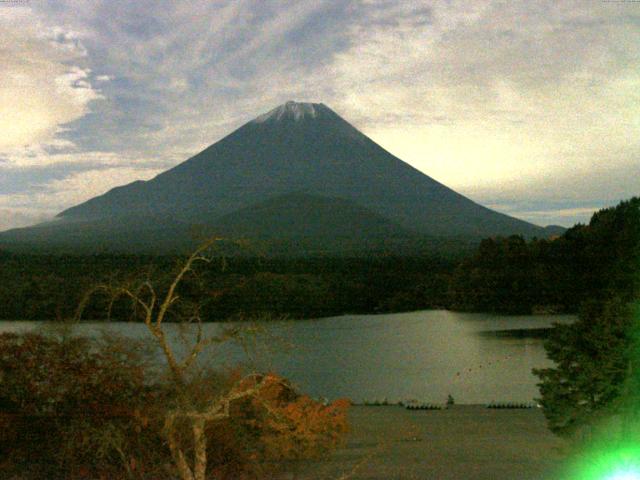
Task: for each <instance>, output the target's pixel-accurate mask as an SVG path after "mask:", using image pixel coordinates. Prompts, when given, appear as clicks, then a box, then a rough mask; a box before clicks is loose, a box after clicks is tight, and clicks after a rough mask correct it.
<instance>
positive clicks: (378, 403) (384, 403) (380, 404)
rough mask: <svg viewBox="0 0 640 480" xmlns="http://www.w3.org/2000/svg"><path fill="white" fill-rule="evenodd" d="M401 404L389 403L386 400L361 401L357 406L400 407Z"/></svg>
mask: <svg viewBox="0 0 640 480" xmlns="http://www.w3.org/2000/svg"><path fill="white" fill-rule="evenodd" d="M401 404H402V402H391V401H389V400H387V399H386V398H383V399H382V400H363V401H362V403H360V404H359V405H363V406H365V407H388V406H389V405H401ZM354 405H355V404H354Z"/></svg>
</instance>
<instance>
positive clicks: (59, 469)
mask: <svg viewBox="0 0 640 480" xmlns="http://www.w3.org/2000/svg"><path fill="white" fill-rule="evenodd" d="M127 342H131V340H129V339H127ZM139 351H141V350H140V345H138V344H135V343H130V344H124V343H123V342H122V341H117V340H113V339H111V340H90V339H86V338H75V337H72V338H56V337H47V336H43V335H39V334H24V335H18V334H14V333H4V334H0V385H1V389H0V452H1V453H0V469H1V471H2V472H3V478H11V477H12V476H13V477H17V478H20V479H41V478H51V479H56V478H65V479H85V478H92V479H102V478H104V479H107V478H109V479H111V478H130V479H158V478H174V477H175V476H176V472H175V465H173V463H172V455H171V452H170V450H169V448H168V446H167V439H166V432H165V428H166V423H165V421H166V416H167V413H168V412H169V411H176V410H179V409H180V408H182V407H185V405H188V407H189V408H193V407H194V404H195V403H198V402H200V403H201V404H202V405H204V406H206V405H207V402H211V401H213V399H216V398H219V397H220V395H221V394H224V392H227V391H228V389H229V388H230V387H231V386H232V385H236V387H235V388H236V389H239V391H242V389H249V388H252V385H251V380H247V379H244V380H242V379H240V376H239V375H238V374H226V375H222V374H212V373H209V374H207V375H204V376H199V377H197V378H192V379H190V384H189V385H186V386H181V388H179V389H178V388H176V386H175V384H174V383H173V382H172V381H171V380H170V379H163V378H160V377H151V375H149V373H148V372H149V371H150V370H148V368H147V364H146V363H145V361H144V358H143V357H142V355H141V354H140V353H137V352H139ZM255 378H256V379H258V378H259V379H260V385H261V388H260V389H259V390H258V391H257V393H256V395H251V396H246V397H243V398H241V399H240V400H238V401H237V402H234V403H230V407H231V408H230V411H229V415H228V417H226V418H224V419H222V420H221V421H219V422H210V423H208V424H207V427H206V437H207V448H206V451H207V457H208V470H207V473H208V475H209V476H208V477H207V478H218V479H225V478H234V479H236V478H264V476H265V475H272V474H273V473H274V472H275V471H277V470H278V469H280V468H281V462H282V461H283V460H296V459H302V458H311V457H316V456H318V455H321V454H323V453H325V452H327V451H329V450H330V449H331V448H333V447H335V446H336V445H337V444H338V442H339V440H340V438H341V436H342V434H343V433H344V432H345V431H346V407H347V404H346V403H345V402H336V403H334V404H331V405H326V406H325V405H322V404H320V403H318V402H316V401H313V400H312V399H310V398H309V397H307V396H304V395H300V394H298V393H297V392H296V391H295V390H294V389H293V388H292V387H291V386H290V385H289V384H288V383H287V382H286V381H285V380H284V379H282V378H281V377H278V376H276V375H267V376H256V377H255ZM257 381H258V380H254V384H255V382H257ZM238 385H239V387H238ZM253 386H255V385H253ZM196 406H197V405H196ZM185 408H186V407H185ZM187 410H188V408H187ZM191 427H192V426H191V425H190V424H189V422H187V421H185V422H183V424H179V425H177V428H176V430H175V432H176V433H177V434H178V435H180V436H183V437H189V436H190V435H191V434H192V433H191V432H190V428H191ZM189 438H190V437H189ZM185 453H186V454H187V455H190V454H192V453H193V452H192V451H189V450H186V451H185Z"/></svg>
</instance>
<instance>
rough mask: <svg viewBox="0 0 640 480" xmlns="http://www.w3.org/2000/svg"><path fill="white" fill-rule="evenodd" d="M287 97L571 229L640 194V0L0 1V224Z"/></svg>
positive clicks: (115, 178) (140, 173) (423, 165)
mask: <svg viewBox="0 0 640 480" xmlns="http://www.w3.org/2000/svg"><path fill="white" fill-rule="evenodd" d="M290 99H291V100H297V101H311V102H323V103H325V104H326V105H328V106H329V107H331V108H332V109H333V110H335V111H336V112H337V113H338V114H340V115H341V116H343V117H344V118H345V119H346V120H348V121H349V122H351V123H352V124H354V125H355V126H356V127H357V128H359V129H360V130H362V131H363V132H364V133H365V134H366V135H368V136H369V137H371V138H372V139H373V140H374V141H376V142H377V143H379V144H380V145H382V146H383V147H384V148H386V149H387V150H389V151H390V152H391V153H393V154H395V155H396V156H398V157H400V158H401V159H403V160H404V161H406V162H408V163H410V164H411V165H413V166H415V167H416V168H418V169H419V170H421V171H423V172H424V173H426V174H427V175H429V176H431V177H433V178H435V179H436V180H438V181H440V182H442V183H444V184H446V185H448V186H449V187H451V188H453V189H455V190H457V191H458V192H460V193H462V194H464V195H467V196H468V197H470V198H472V199H473V200H475V201H478V202H480V203H482V204H484V205H487V206H490V207H492V208H495V209H497V210H499V211H502V212H505V213H509V214H511V215H514V216H517V217H520V218H523V219H525V220H529V221H532V222H534V223H537V224H540V225H546V224H551V223H556V224H561V225H565V226H570V225H572V224H574V223H575V222H577V221H582V222H584V221H587V220H588V218H589V217H590V214H591V213H592V212H593V211H594V210H595V209H598V208H601V207H603V206H608V205H612V204H615V203H617V202H618V201H619V200H621V199H624V198H628V197H631V196H633V195H639V194H640V180H639V178H640V134H639V133H640V2H637V1H633V0H626V1H625V0H621V1H620V0H618V1H600V0H597V1H592V0H575V1H562V0H560V1H558V0H551V1H542V0H536V1H531V0H523V1H515V0H507V1H486V2H484V1H476V0H472V1H469V0H466V1H460V2H458V1H454V0H442V1H440V0H434V1H424V2H418V1H414V2H410V1H404V2H403V1H394V0H379V1H377V0H368V1H364V0H363V1H358V2H355V1H354V2H349V1H346V0H325V1H320V0H309V1H306V0H302V1H291V2H287V1H272V0H269V1H263V0H234V1H229V2H223V1H177V2H169V1H162V2H159V1H155V0H153V1H152V0H135V1H133V0H128V1H117V0H86V1H84V0H78V1H63V0H54V1H42V0H31V1H28V0H27V1H25V0H3V1H2V2H1V3H0V230H2V229H6V228H9V227H14V226H21V225H28V224H32V223H35V222H38V221H41V220H43V219H46V218H49V217H51V216H53V215H55V214H56V213H57V212H59V211H61V210H63V209H64V208H67V207H70V206H72V205H74V204H77V203H79V202H81V201H84V200H87V199H88V198H91V197H93V196H95V195H98V194H101V193H104V192H105V191H107V190H108V189H110V188H112V187H114V186H117V185H121V184H123V183H128V182H131V181H133V180H135V179H149V178H151V177H153V176H154V175H156V174H158V173H159V172H161V171H163V170H165V169H167V168H169V167H171V166H173V165H176V164H177V163H179V162H181V161H183V160H185V159H186V158H188V157H190V156H192V155H193V154H195V153H197V152H198V151H200V150H201V149H203V148H204V147H206V146H208V145H210V144H211V143H214V142H215V141H217V140H219V139H220V138H222V137H223V136H225V135H226V134H228V133H230V132H231V131H232V130H233V129H235V128H237V127H238V126H240V125H242V124H243V123H245V122H247V121H249V120H251V119H252V118H253V117H255V116H257V115H259V114H260V113H263V112H265V111H267V110H270V109H271V108H273V107H275V106H277V105H278V104H280V103H284V102H285V101H286V100H290Z"/></svg>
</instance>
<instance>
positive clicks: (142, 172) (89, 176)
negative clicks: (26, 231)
mask: <svg viewBox="0 0 640 480" xmlns="http://www.w3.org/2000/svg"><path fill="white" fill-rule="evenodd" d="M161 171H162V169H153V168H135V167H121V166H118V167H107V168H103V169H95V170H87V171H82V172H74V173H71V174H70V175H67V176H65V177H64V178H61V179H55V180H51V181H47V182H44V183H42V184H35V185H31V188H30V191H27V192H21V193H15V194H12V195H5V196H3V195H0V231H1V230H4V229H8V228H13V227H17V226H24V225H28V224H30V223H35V222H39V221H44V220H49V219H52V218H53V217H54V216H55V215H56V214H57V213H59V212H60V211H62V210H63V209H65V208H67V207H68V206H70V205H76V204H78V203H82V202H84V201H86V200H89V199H90V198H92V197H94V196H96V195H100V194H103V193H105V192H107V191H108V190H110V189H112V188H114V187H117V186H120V185H123V184H126V183H130V182H131V181H132V179H141V180H149V179H151V178H153V177H154V176H156V175H157V174H158V173H160V172H161Z"/></svg>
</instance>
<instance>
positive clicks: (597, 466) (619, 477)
mask: <svg viewBox="0 0 640 480" xmlns="http://www.w3.org/2000/svg"><path fill="white" fill-rule="evenodd" d="M563 480H640V444H634V445H632V446H624V447H612V448H610V449H603V450H602V451H593V452H591V453H589V454H582V455H580V458H579V459H576V462H575V463H574V466H573V468H572V469H571V471H570V473H569V474H568V475H566V476H564V477H563Z"/></svg>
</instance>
